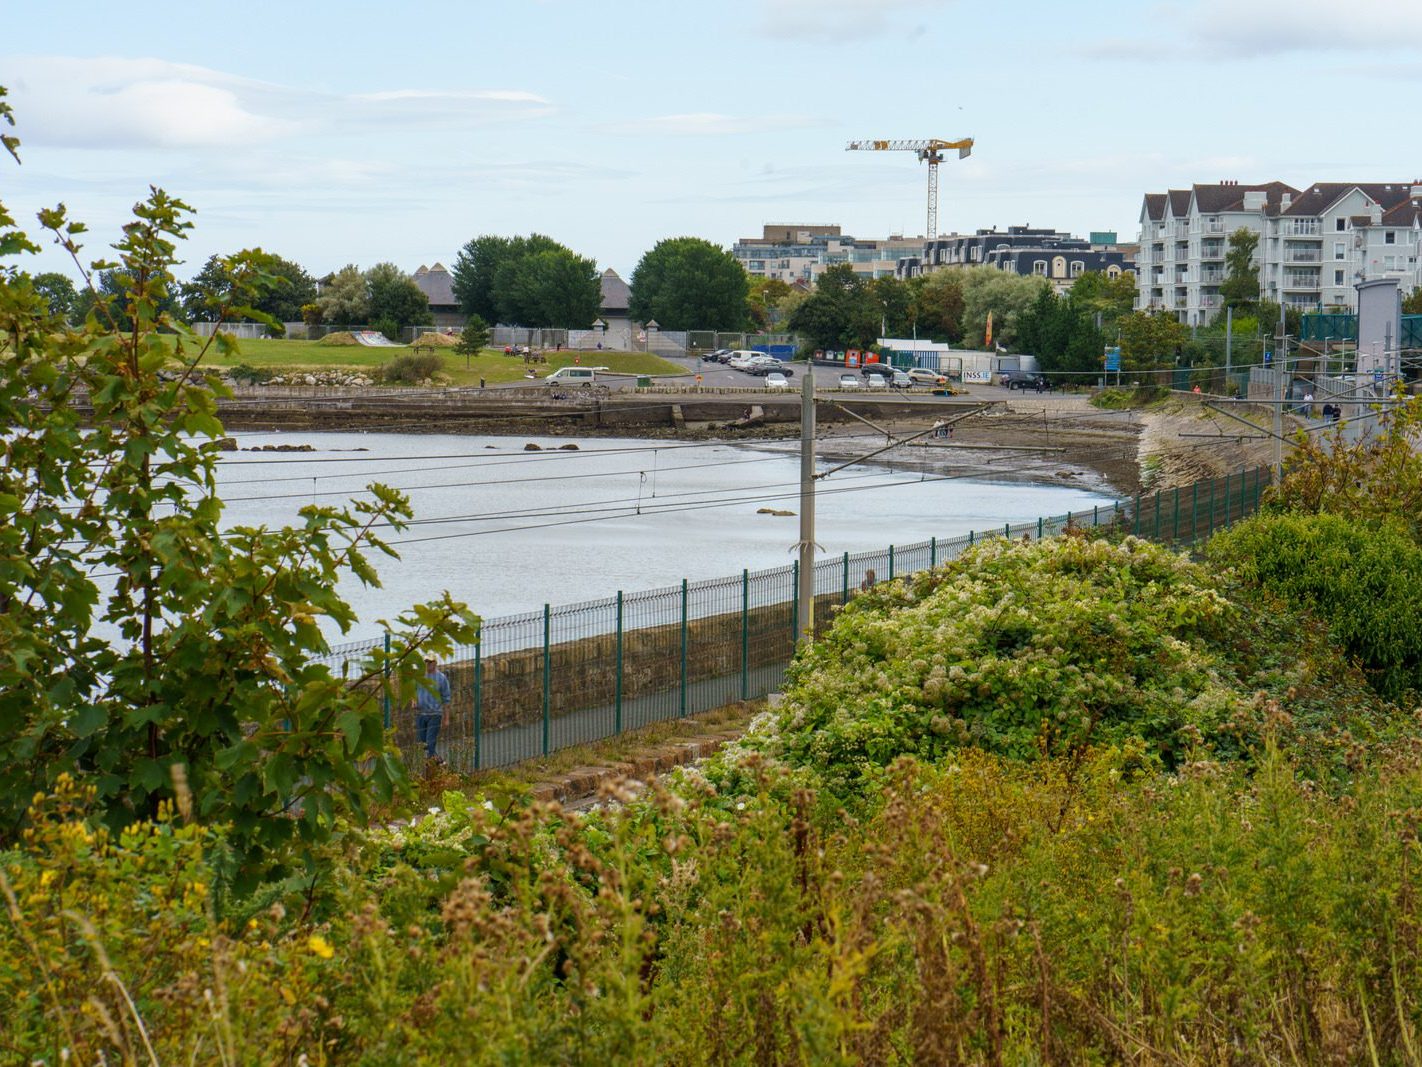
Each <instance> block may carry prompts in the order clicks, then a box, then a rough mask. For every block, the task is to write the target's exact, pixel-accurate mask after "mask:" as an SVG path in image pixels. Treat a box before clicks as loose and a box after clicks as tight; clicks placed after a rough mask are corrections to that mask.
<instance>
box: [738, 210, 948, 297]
mask: <svg viewBox="0 0 1422 1067" xmlns="http://www.w3.org/2000/svg"><path fill="white" fill-rule="evenodd" d="M731 254H732V255H733V256H735V257H736V259H737V260H738V261H739V262H740V264H741V266H742V267H744V268H745V269H746V273H747V274H749V275H750V276H751V277H753V278H776V279H779V280H780V281H782V282H785V283H787V284H791V285H793V284H795V283H796V282H803V283H813V282H814V281H815V279H817V278H818V277H819V276H820V275H821V274H822V273H824V272H825V271H826V270H828V269H829V268H830V267H833V266H837V265H839V264H841V263H848V264H849V265H850V266H851V267H853V269H854V272H855V273H856V274H860V275H863V276H864V277H866V278H883V277H893V276H894V274H895V271H896V269H897V267H898V263H899V260H900V259H903V258H904V257H906V256H920V255H922V254H923V238H922V237H903V236H900V235H897V234H895V235H892V236H890V237H887V238H885V239H884V240H870V239H861V238H855V237H850V236H848V235H846V234H844V233H843V232H841V230H840V228H839V227H838V226H830V225H788V224H785V223H777V224H773V225H769V226H765V227H763V228H762V231H761V236H759V237H743V238H741V239H740V240H738V241H737V242H736V243H735V244H734V245H733V246H732V247H731Z"/></svg>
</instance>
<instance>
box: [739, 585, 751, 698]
mask: <svg viewBox="0 0 1422 1067" xmlns="http://www.w3.org/2000/svg"><path fill="white" fill-rule="evenodd" d="M741 699H742V700H749V699H750V571H749V570H743V571H741Z"/></svg>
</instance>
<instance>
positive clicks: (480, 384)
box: [479, 378, 484, 389]
mask: <svg viewBox="0 0 1422 1067" xmlns="http://www.w3.org/2000/svg"><path fill="white" fill-rule="evenodd" d="M479 388H480V389H482V388H484V379H483V378H480V379H479Z"/></svg>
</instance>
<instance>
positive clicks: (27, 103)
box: [4, 56, 552, 150]
mask: <svg viewBox="0 0 1422 1067" xmlns="http://www.w3.org/2000/svg"><path fill="white" fill-rule="evenodd" d="M4 63H5V72H6V78H7V80H8V82H9V85H10V87H11V91H12V94H13V97H14V102H15V112H16V114H17V115H18V116H19V117H20V120H21V122H22V125H21V127H20V130H19V132H20V136H21V138H22V139H23V140H24V141H25V142H27V143H30V144H43V145H53V146H62V147H73V148H106V149H112V148H160V149H199V150H201V149H208V148H218V147H222V148H233V147H250V146H252V145H256V144H263V143H269V142H272V141H275V140H280V139H283V138H288V137H292V136H295V135H299V136H301V137H313V136H320V135H322V134H325V133H340V134H348V133H349V130H350V129H351V128H352V127H357V126H358V127H359V128H360V129H361V130H362V132H363V133H364V134H366V135H369V134H370V133H374V132H378V131H381V130H398V129H401V128H408V127H410V126H414V125H447V126H451V127H456V128H461V127H468V126H471V125H477V124H482V123H487V122H494V121H499V120H501V119H506V118H514V117H517V118H529V117H536V116H538V115H543V114H548V113H549V112H551V110H552V106H551V105H550V104H549V102H548V101H547V100H545V99H544V98H543V97H541V96H538V95H537V94H535V93H531V92H527V91H524V90H521V89H508V88H501V89H455V90H444V89H422V88H397V89H389V90H383V91H376V92H369V93H362V94H353V95H342V94H335V93H325V92H319V91H315V90H309V89H303V88H298V87H293V86H284V85H276V84H272V83H269V82H262V81H257V80H254V79H250V78H240V77H236V76H233V75H230V74H227V73H225V72H223V71H218V70H212V69H210V68H207V67H199V66H194V65H191V64H185V63H171V62H168V61H165V60H160V59H130V58H116V57H104V58H96V59H81V58H76V57H70V56H22V57H10V58H8V59H6V60H5V61H4Z"/></svg>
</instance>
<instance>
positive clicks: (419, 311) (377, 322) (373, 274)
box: [365, 263, 434, 341]
mask: <svg viewBox="0 0 1422 1067" xmlns="http://www.w3.org/2000/svg"><path fill="white" fill-rule="evenodd" d="M365 288H366V300H367V302H368V305H367V306H368V307H369V309H370V321H371V324H372V325H373V326H375V328H376V329H379V330H381V332H383V333H385V334H386V336H388V337H389V338H390V340H392V341H398V340H399V339H400V337H401V336H402V335H403V334H404V332H405V330H406V329H408V328H409V327H411V326H428V325H430V324H431V323H433V322H434V315H432V314H431V313H430V301H429V297H427V296H425V294H424V290H422V289H421V288H420V287H419V286H418V285H416V284H415V280H414V279H413V278H411V277H410V276H409V275H408V274H406V273H405V272H404V271H403V270H401V269H400V268H399V267H397V266H395V264H394V263H377V264H376V265H375V266H373V267H371V268H370V269H369V270H368V271H366V272H365Z"/></svg>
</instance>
